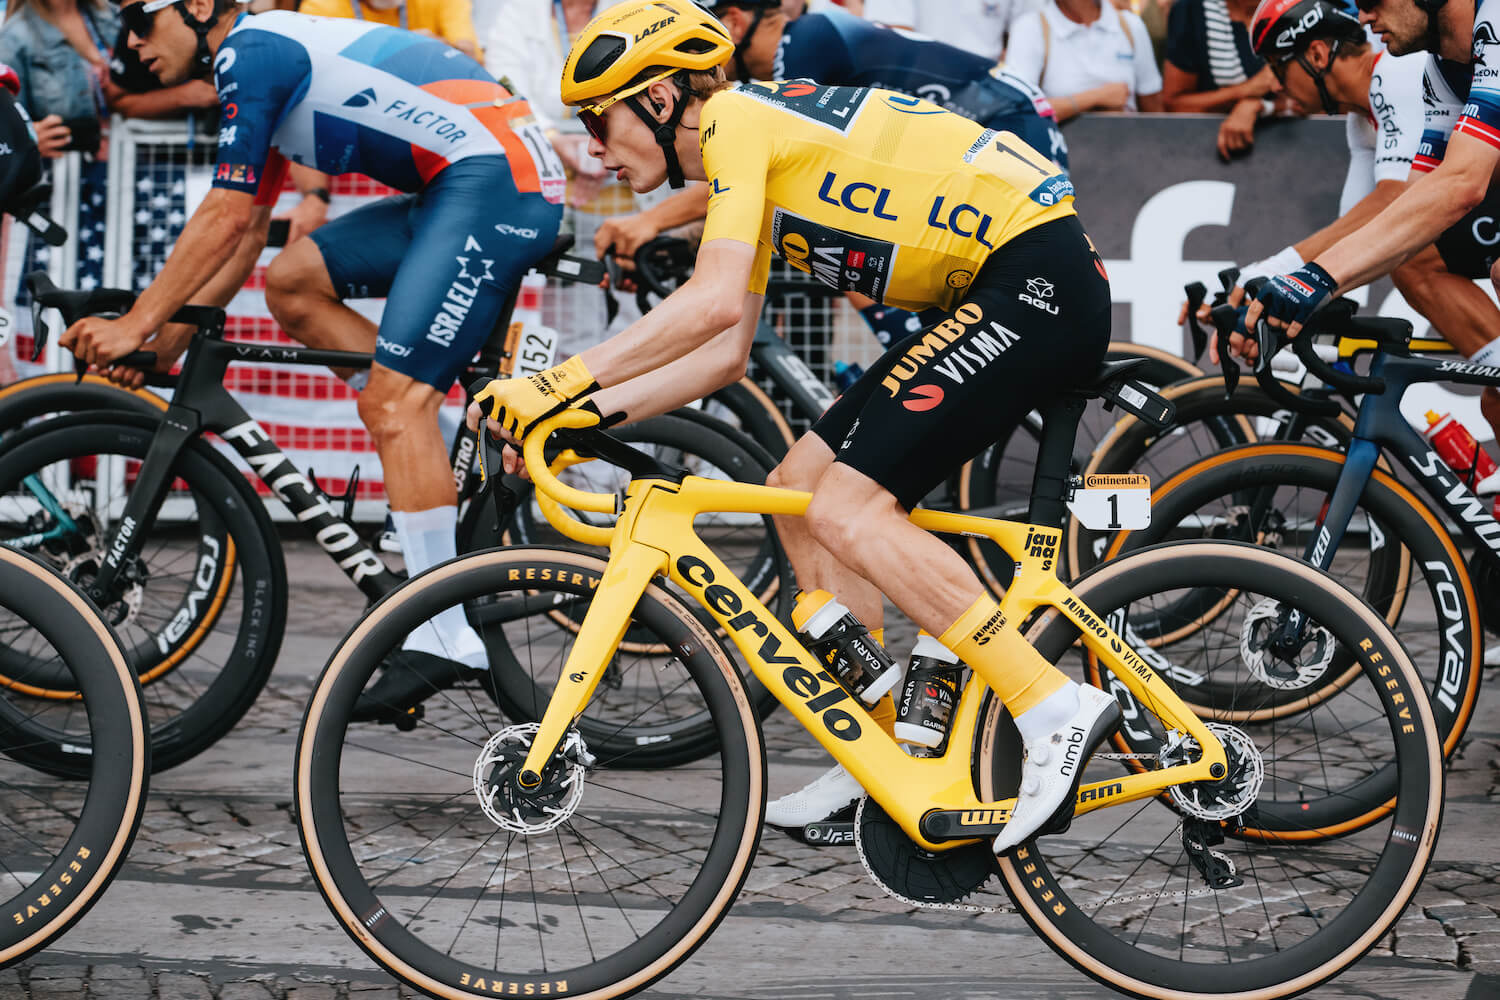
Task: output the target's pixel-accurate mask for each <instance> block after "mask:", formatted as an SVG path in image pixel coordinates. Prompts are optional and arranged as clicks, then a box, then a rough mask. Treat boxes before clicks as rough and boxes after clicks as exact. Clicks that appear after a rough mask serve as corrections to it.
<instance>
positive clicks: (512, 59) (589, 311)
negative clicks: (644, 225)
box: [483, 0, 666, 357]
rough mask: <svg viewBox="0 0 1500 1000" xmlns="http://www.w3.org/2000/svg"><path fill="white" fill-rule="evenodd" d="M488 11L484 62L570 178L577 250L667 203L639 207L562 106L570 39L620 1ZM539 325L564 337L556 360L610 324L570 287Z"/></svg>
mask: <svg viewBox="0 0 1500 1000" xmlns="http://www.w3.org/2000/svg"><path fill="white" fill-rule="evenodd" d="M483 2H484V4H485V5H486V6H487V7H488V8H489V17H490V25H491V29H490V33H489V34H488V35H486V36H485V39H484V42H485V57H486V63H485V68H487V69H488V70H489V71H490V73H491V75H493V76H494V77H495V78H496V79H498V80H500V81H501V82H502V83H508V84H511V85H513V89H514V90H515V91H516V92H517V93H519V94H521V95H522V96H523V97H525V98H526V100H527V102H528V103H529V104H530V105H531V110H532V112H533V114H535V115H536V118H537V120H538V121H539V122H540V123H541V125H542V127H543V128H545V129H546V131H547V138H548V139H549V140H550V141H551V143H552V146H553V148H554V149H556V150H557V154H558V158H559V159H561V160H562V162H563V166H564V168H565V169H566V170H567V173H568V192H567V209H566V211H567V214H566V215H565V216H564V219H565V221H564V231H567V229H568V227H569V226H571V229H572V232H573V234H574V236H575V237H576V239H577V241H578V248H579V249H582V248H583V247H586V246H589V245H590V244H591V243H592V241H593V238H594V233H595V231H596V230H597V228H598V226H599V223H600V221H601V220H602V219H604V218H607V217H610V216H619V215H626V214H629V213H633V212H635V211H637V209H639V208H641V207H644V206H645V205H646V204H654V203H655V201H657V200H660V198H661V197H663V196H664V195H665V193H666V192H665V189H664V190H663V192H662V193H661V194H658V195H654V196H650V197H649V198H648V199H643V200H642V201H641V202H637V200H636V197H635V195H634V194H633V193H632V192H631V190H630V187H629V185H626V184H621V183H619V182H618V181H617V180H616V179H615V178H614V176H613V175H611V174H606V173H605V171H604V166H603V164H602V163H601V162H600V161H599V160H596V159H594V158H593V157H592V156H589V154H588V143H589V137H588V133H587V132H586V131H585V130H584V128H583V125H582V123H580V122H579V121H578V118H577V114H576V111H575V109H573V108H570V107H568V106H567V105H565V104H564V103H563V99H562V68H563V60H564V58H565V57H566V56H567V54H568V50H569V49H570V48H572V45H573V39H575V38H577V37H578V36H579V34H581V33H582V31H583V29H584V28H585V27H586V26H587V25H588V23H589V22H590V21H591V20H593V19H594V17H595V16H597V15H598V14H600V13H602V12H604V11H606V10H608V9H609V8H611V7H613V6H615V5H616V4H618V3H620V2H621V0H483ZM619 306H620V309H619V314H618V316H617V317H616V318H615V320H614V328H621V327H623V325H624V324H626V323H628V322H630V320H631V319H633V318H635V317H636V316H638V315H639V313H638V312H637V311H636V307H635V301H634V298H633V297H631V296H622V297H620V299H619ZM542 323H543V324H544V325H546V326H549V327H552V328H553V329H555V330H557V331H558V333H559V341H558V351H559V357H561V356H563V355H564V354H568V353H577V352H578V351H581V350H584V349H586V348H588V347H590V346H592V345H593V344H594V343H596V342H598V341H599V340H600V339H602V338H603V336H604V335H605V331H606V328H607V327H609V326H610V320H609V317H608V315H607V312H606V307H605V300H604V298H603V297H602V296H601V295H600V294H599V293H598V291H597V290H595V289H593V288H587V287H583V286H579V285H572V286H568V287H565V288H550V289H548V292H547V294H546V295H545V296H544V297H543V299H542Z"/></svg>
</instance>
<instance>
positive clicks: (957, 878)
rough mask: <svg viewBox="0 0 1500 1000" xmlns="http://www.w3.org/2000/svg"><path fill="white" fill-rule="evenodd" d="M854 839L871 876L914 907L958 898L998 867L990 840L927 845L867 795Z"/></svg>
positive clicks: (979, 886) (981, 883) (980, 884)
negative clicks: (943, 847) (914, 838)
mask: <svg viewBox="0 0 1500 1000" xmlns="http://www.w3.org/2000/svg"><path fill="white" fill-rule="evenodd" d="M854 842H855V845H856V846H857V847H858V848H859V860H860V863H862V864H863V865H864V866H865V871H867V872H869V873H870V877H871V878H872V879H874V880H875V882H876V883H877V884H879V885H880V886H881V887H882V888H884V889H885V891H886V892H889V893H890V894H891V895H893V896H897V897H899V898H900V899H902V900H905V901H906V902H908V903H911V904H912V905H913V906H928V907H931V906H943V905H945V904H954V903H958V902H959V901H960V900H963V899H964V898H966V897H968V896H970V895H972V894H973V893H975V892H978V891H979V890H980V889H982V888H983V887H984V884H985V883H986V882H988V881H989V880H990V876H991V875H994V874H995V873H996V872H998V871H999V865H998V864H997V863H996V860H995V853H994V852H993V851H991V850H990V845H989V843H988V842H987V841H979V842H977V843H973V844H965V845H963V846H962V847H955V848H953V849H952V850H949V851H940V852H932V851H926V850H923V849H922V848H921V847H918V846H917V845H916V844H915V843H913V842H912V839H911V838H910V837H908V836H907V835H906V831H905V830H902V829H901V827H900V826H898V825H897V824H896V821H895V820H893V819H891V817H890V816H889V815H888V814H887V813H886V811H885V810H884V809H882V808H880V804H879V803H877V802H875V801H874V800H873V799H871V798H869V797H868V796H867V797H865V798H863V799H861V800H860V803H859V809H858V811H857V812H856V813H855V814H854Z"/></svg>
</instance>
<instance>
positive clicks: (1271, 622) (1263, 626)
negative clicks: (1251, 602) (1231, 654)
mask: <svg viewBox="0 0 1500 1000" xmlns="http://www.w3.org/2000/svg"><path fill="white" fill-rule="evenodd" d="M1285 612H1286V608H1285V605H1283V604H1282V603H1281V602H1280V601H1277V600H1274V599H1272V598H1269V597H1268V598H1266V599H1265V600H1263V601H1260V602H1259V603H1257V604H1256V605H1255V606H1254V607H1253V608H1251V609H1250V611H1249V613H1247V614H1246V615H1245V621H1244V623H1243V624H1242V625H1241V626H1240V656H1241V657H1243V658H1244V661H1245V667H1246V668H1247V669H1248V670H1249V671H1250V675H1251V676H1252V677H1254V678H1255V679H1256V680H1258V681H1260V682H1261V683H1262V684H1265V685H1266V686H1267V687H1272V688H1275V689H1276V690H1278V691H1297V690H1300V689H1302V688H1305V687H1308V686H1309V685H1311V684H1313V683H1315V682H1316V681H1317V680H1318V679H1319V678H1320V677H1322V676H1323V675H1324V674H1325V673H1327V672H1328V667H1329V666H1330V665H1331V664H1332V663H1333V654H1334V650H1335V649H1336V648H1337V644H1336V643H1335V642H1334V641H1333V636H1331V635H1329V634H1328V630H1327V629H1325V628H1323V627H1322V626H1320V625H1316V624H1314V623H1312V622H1310V621H1307V620H1306V619H1305V618H1304V619H1303V620H1302V624H1301V626H1300V628H1295V630H1294V626H1292V625H1289V624H1287V623H1286V621H1285V619H1286V613H1285ZM1282 647H1285V648H1282Z"/></svg>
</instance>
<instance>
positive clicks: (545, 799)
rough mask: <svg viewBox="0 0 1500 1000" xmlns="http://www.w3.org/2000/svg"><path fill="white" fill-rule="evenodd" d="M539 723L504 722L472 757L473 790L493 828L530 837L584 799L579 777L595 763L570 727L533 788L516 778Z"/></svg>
mask: <svg viewBox="0 0 1500 1000" xmlns="http://www.w3.org/2000/svg"><path fill="white" fill-rule="evenodd" d="M540 728H541V727H540V726H539V725H538V724H537V723H535V722H528V723H525V724H523V725H518V726H507V727H506V728H504V729H502V730H500V731H499V732H498V733H496V734H495V735H494V736H491V737H490V738H489V739H488V740H487V741H486V742H485V744H484V748H483V749H482V750H480V752H479V756H478V758H477V759H476V760H475V761H474V794H475V796H476V797H477V798H478V800H479V808H480V809H482V810H484V814H485V815H486V816H488V817H489V818H490V820H491V822H493V823H494V824H495V825H496V826H498V827H500V828H501V829H502V830H508V831H510V832H511V833H521V834H526V835H527V836H533V835H535V834H539V833H546V832H547V831H548V830H552V829H555V828H556V827H558V826H561V825H562V824H563V823H566V822H567V821H568V819H569V818H570V817H571V816H572V815H573V813H574V811H575V810H576V809H577V808H578V803H580V802H581V801H583V779H584V775H585V774H586V773H587V771H588V769H589V767H590V766H592V765H593V764H594V762H595V757H594V755H593V754H591V753H589V752H588V748H587V747H586V746H585V745H584V742H583V737H582V736H581V735H580V734H579V733H578V731H577V730H576V729H574V730H569V731H568V734H567V736H565V737H564V738H563V741H562V743H561V745H559V746H558V748H557V750H556V752H555V753H553V755H552V759H551V760H550V761H548V762H547V765H546V767H544V768H543V769H542V780H541V782H540V783H539V784H538V785H537V786H536V787H535V788H525V787H524V786H522V784H521V782H520V774H521V767H522V765H523V764H524V763H525V761H526V754H527V752H528V751H530V749H531V742H532V740H534V739H535V738H536V734H537V730H538V729H540Z"/></svg>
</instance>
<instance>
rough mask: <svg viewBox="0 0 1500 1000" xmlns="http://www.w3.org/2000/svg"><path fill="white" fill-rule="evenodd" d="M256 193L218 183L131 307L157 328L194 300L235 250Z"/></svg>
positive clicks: (149, 326)
mask: <svg viewBox="0 0 1500 1000" xmlns="http://www.w3.org/2000/svg"><path fill="white" fill-rule="evenodd" d="M254 200H255V196H254V195H253V194H251V193H249V192H244V191H230V190H227V189H225V188H214V189H212V190H211V191H209V192H208V195H207V196H206V197H205V198H204V199H203V202H202V204H200V205H199V206H198V210H197V211H196V212H194V213H193V217H192V218H191V219H189V220H188V223H187V225H186V226H185V227H183V230H182V235H181V236H179V237H178V238H177V245H176V246H174V247H173V248H172V255H171V256H170V257H168V258H167V263H166V265H165V266H164V267H163V268H162V269H161V273H160V274H158V275H157V276H156V280H155V281H153V282H151V285H150V287H149V288H147V289H146V290H145V291H144V292H142V293H141V296H140V298H138V299H136V302H135V305H134V306H133V307H132V308H131V310H130V313H131V315H132V316H133V317H135V318H136V319H138V320H139V321H140V322H141V324H142V325H143V326H144V327H146V328H147V329H151V330H155V329H158V328H160V327H161V325H162V324H163V323H165V322H167V320H168V319H170V318H171V316H172V314H173V313H175V312H176V311H177V310H178V309H180V308H182V307H183V306H184V305H186V304H187V303H188V302H190V301H192V300H193V299H194V298H195V297H196V296H197V295H198V294H199V293H200V292H201V291H202V290H203V288H204V286H205V285H206V284H207V283H208V282H209V280H210V279H212V278H213V277H214V275H216V274H218V272H219V270H220V268H222V267H223V266H224V265H225V263H226V262H228V261H229V259H230V258H231V257H233V256H234V254H235V252H236V250H238V249H239V246H240V240H241V239H242V238H243V237H244V235H245V232H246V230H248V229H249V228H250V221H251V216H252V215H253V214H254V205H253V202H254Z"/></svg>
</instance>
